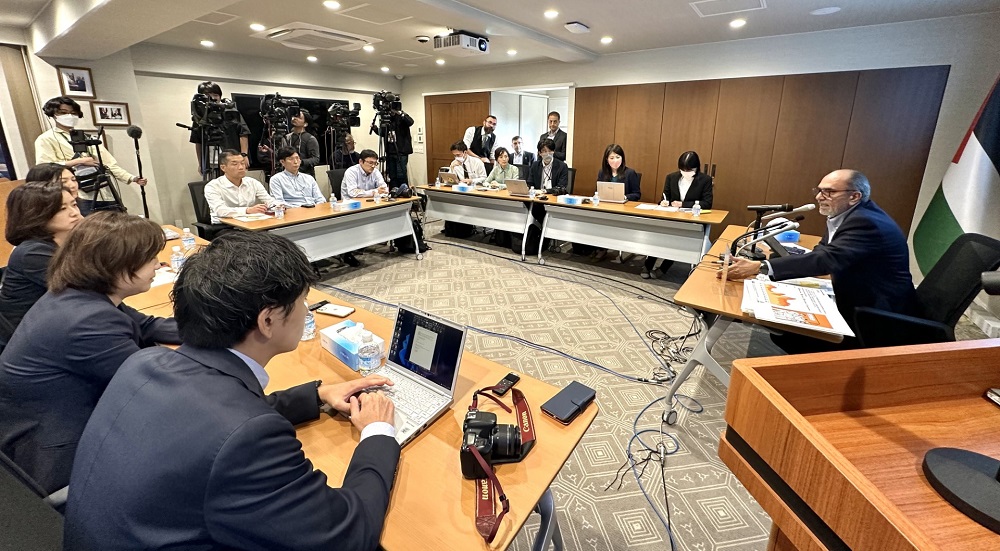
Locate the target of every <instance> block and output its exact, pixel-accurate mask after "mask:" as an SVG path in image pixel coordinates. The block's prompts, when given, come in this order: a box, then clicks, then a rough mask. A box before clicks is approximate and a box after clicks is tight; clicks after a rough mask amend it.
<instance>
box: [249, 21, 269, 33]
mask: <svg viewBox="0 0 1000 551" xmlns="http://www.w3.org/2000/svg"><path fill="white" fill-rule="evenodd" d="M264 29H267V27H265V26H264V25H261V24H260V23H254V24H252V25H250V30H251V31H257V32H260V31H263V30H264Z"/></svg>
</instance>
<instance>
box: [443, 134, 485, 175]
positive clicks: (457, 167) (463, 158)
mask: <svg viewBox="0 0 1000 551" xmlns="http://www.w3.org/2000/svg"><path fill="white" fill-rule="evenodd" d="M451 154H452V156H453V157H455V160H454V161H452V162H451V173H452V174H457V175H458V177H459V179H460V180H462V182H463V183H466V184H473V185H474V184H481V183H483V182H484V181H486V166H485V165H483V162H482V161H480V160H479V157H476V156H475V155H470V154H469V148H468V147H466V145H465V142H455V143H453V144H451Z"/></svg>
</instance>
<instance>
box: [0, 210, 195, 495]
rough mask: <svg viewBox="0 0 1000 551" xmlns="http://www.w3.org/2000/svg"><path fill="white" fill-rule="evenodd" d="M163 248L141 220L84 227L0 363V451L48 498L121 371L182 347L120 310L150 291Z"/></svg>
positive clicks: (98, 221) (102, 217)
mask: <svg viewBox="0 0 1000 551" xmlns="http://www.w3.org/2000/svg"><path fill="white" fill-rule="evenodd" d="M163 245H164V238H163V230H162V229H161V228H160V226H158V225H156V224H155V223H153V222H151V221H149V220H146V219H144V218H140V217H138V216H129V215H127V214H123V213H119V212H99V213H95V214H92V215H91V216H88V217H87V218H85V219H84V220H83V221H82V222H80V223H79V224H78V225H77V227H76V228H75V229H74V230H73V231H71V232H70V233H69V237H68V238H67V239H66V242H65V243H64V244H63V245H62V246H60V247H59V248H58V250H57V251H56V253H55V256H54V257H53V259H52V266H51V268H50V269H49V278H48V285H49V291H48V292H47V293H46V294H45V295H44V296H42V298H40V299H38V302H36V303H35V305H34V306H32V307H31V310H29V311H28V314H27V315H25V316H24V319H23V320H22V321H21V324H20V325H19V326H18V327H17V330H16V331H14V336H13V337H11V339H10V343H9V344H8V345H7V347H6V348H5V349H4V351H3V354H0V450H2V451H3V453H4V454H6V455H7V456H8V457H10V458H11V459H12V460H13V461H14V462H15V463H17V464H18V465H19V466H20V467H21V468H22V469H24V470H25V471H27V473H28V474H29V475H30V476H31V477H32V478H34V479H35V481H36V482H38V484H39V485H41V486H42V488H44V489H45V490H46V491H48V492H49V493H52V492H54V491H56V490H58V489H60V488H62V487H64V486H66V485H67V484H68V483H69V476H70V469H71V468H72V466H73V455H74V452H76V446H77V441H78V440H79V438H80V434H81V433H82V432H83V427H84V425H85V424H86V423H87V419H89V418H90V414H91V412H92V411H93V409H94V406H95V405H96V404H97V401H98V399H99V398H100V397H101V394H102V393H103V392H104V389H105V387H107V385H108V381H110V380H111V378H112V377H113V376H114V374H115V372H117V371H118V368H119V367H120V366H121V365H122V362H124V361H125V359H126V358H128V357H129V356H131V355H132V354H133V353H135V352H137V351H139V350H141V349H142V348H145V347H150V346H155V345H156V343H179V342H180V338H179V335H178V334H177V324H175V323H174V320H172V319H163V318H154V317H150V316H147V315H144V314H141V313H139V312H137V311H136V310H134V309H133V308H130V307H129V306H126V305H125V304H123V303H122V300H124V299H125V298H127V297H130V296H133V295H137V294H139V293H143V292H145V291H148V290H149V286H150V284H151V283H152V281H153V276H154V274H155V273H156V269H157V268H159V266H160V262H159V260H158V259H157V254H159V253H160V251H161V250H162V249H163Z"/></svg>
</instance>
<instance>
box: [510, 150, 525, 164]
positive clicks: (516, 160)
mask: <svg viewBox="0 0 1000 551" xmlns="http://www.w3.org/2000/svg"><path fill="white" fill-rule="evenodd" d="M510 164H512V165H523V164H524V152H523V151H522V152H520V153H515V152H514V151H511V152H510Z"/></svg>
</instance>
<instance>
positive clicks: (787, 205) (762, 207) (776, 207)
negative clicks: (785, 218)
mask: <svg viewBox="0 0 1000 551" xmlns="http://www.w3.org/2000/svg"><path fill="white" fill-rule="evenodd" d="M793 208H795V207H793V206H792V204H791V203H784V204H781V205H747V210H755V211H757V212H766V211H769V210H792V209H793Z"/></svg>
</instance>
